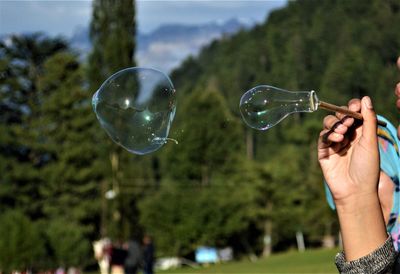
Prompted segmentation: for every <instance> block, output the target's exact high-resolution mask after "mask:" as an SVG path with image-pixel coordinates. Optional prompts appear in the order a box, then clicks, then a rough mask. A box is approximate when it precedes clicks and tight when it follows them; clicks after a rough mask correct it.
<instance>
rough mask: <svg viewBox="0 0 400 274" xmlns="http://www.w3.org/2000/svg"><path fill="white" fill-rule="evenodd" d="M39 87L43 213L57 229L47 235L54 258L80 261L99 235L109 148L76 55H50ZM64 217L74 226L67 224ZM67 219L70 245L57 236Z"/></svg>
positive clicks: (64, 262)
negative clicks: (70, 248)
mask: <svg viewBox="0 0 400 274" xmlns="http://www.w3.org/2000/svg"><path fill="white" fill-rule="evenodd" d="M38 86H39V87H40V90H41V92H42V93H43V99H42V105H41V112H40V113H41V115H40V117H39V119H38V123H37V124H36V125H35V127H36V128H38V129H40V131H41V133H42V136H43V137H42V142H43V143H44V144H45V146H46V153H47V155H49V156H48V157H49V158H50V159H51V160H50V161H49V163H48V164H47V165H46V166H44V167H43V169H42V172H41V174H42V176H43V182H44V183H42V184H41V185H40V193H41V196H42V197H43V199H44V201H45V202H43V214H44V217H45V218H46V220H48V225H49V227H52V228H54V230H53V229H51V231H49V239H50V243H51V244H52V248H53V250H54V252H55V260H56V261H57V262H58V263H63V265H68V264H69V265H71V264H72V265H75V266H76V265H77V264H78V263H83V262H85V260H86V261H87V260H88V259H89V258H90V253H89V248H87V247H88V246H90V242H89V241H90V239H94V238H95V237H97V235H96V230H95V229H96V228H97V227H96V225H97V223H98V220H99V218H100V199H98V197H99V194H100V193H101V190H100V189H99V187H98V186H99V183H100V182H101V178H103V177H104V176H105V174H107V169H108V168H109V167H108V164H107V158H106V157H104V155H107V154H106V151H105V150H104V148H103V147H102V146H97V145H96V144H98V143H99V142H100V141H102V140H103V139H104V138H105V133H103V132H102V131H101V130H100V127H99V125H98V123H96V118H95V115H94V113H93V111H92V108H91V94H89V93H88V91H87V90H85V89H84V88H83V86H84V78H83V71H82V69H81V67H80V65H79V63H78V60H77V57H76V56H74V55H73V54H71V53H68V52H62V53H58V54H55V55H54V56H52V57H51V58H49V59H48V60H47V61H46V63H45V64H44V69H43V73H42V76H41V77H40V78H39V81H38ZM99 132H100V134H99ZM101 133H102V134H103V135H102V134H101ZM104 158H106V159H104ZM60 218H61V219H60ZM66 220H68V222H69V223H70V224H73V226H72V225H69V226H68V225H66V223H67V221H66ZM63 224H64V225H65V226H64V228H65V231H64V232H65V235H64V236H63V237H62V238H63V240H65V241H67V239H69V244H68V245H64V246H61V243H56V238H57V237H59V236H60V235H59V234H60V233H62V232H61V231H60V229H61V227H62V226H63ZM74 230H75V231H74ZM57 233H58V234H57ZM77 241H79V244H77V243H76V242H77ZM73 243H74V245H75V248H74V252H73V253H71V254H66V251H65V248H66V246H70V244H73ZM64 244H65V243H64ZM75 249H76V250H75Z"/></svg>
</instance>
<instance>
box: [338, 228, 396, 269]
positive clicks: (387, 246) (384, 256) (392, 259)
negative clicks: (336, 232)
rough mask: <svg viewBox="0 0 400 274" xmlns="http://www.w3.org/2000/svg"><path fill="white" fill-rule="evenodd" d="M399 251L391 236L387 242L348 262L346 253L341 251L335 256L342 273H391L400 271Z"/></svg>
mask: <svg viewBox="0 0 400 274" xmlns="http://www.w3.org/2000/svg"><path fill="white" fill-rule="evenodd" d="M397 258H398V253H397V252H396V251H395V250H394V248H393V243H392V239H391V237H390V236H389V237H388V239H387V240H386V241H385V243H384V244H383V245H382V246H380V247H379V248H377V249H376V250H374V251H373V252H372V253H370V254H368V255H367V256H364V257H361V258H360V259H357V260H354V261H351V262H347V261H346V258H345V254H344V253H343V252H340V253H338V254H337V255H336V257H335V264H336V267H337V269H338V270H339V272H340V273H341V274H376V273H382V274H391V273H398V272H397V271H396V270H397V265H395V264H397V262H396V260H397Z"/></svg>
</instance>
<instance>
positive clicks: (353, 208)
mask: <svg viewBox="0 0 400 274" xmlns="http://www.w3.org/2000/svg"><path fill="white" fill-rule="evenodd" d="M336 206H337V213H338V217H339V223H340V227H341V233H342V239H343V248H344V253H345V256H346V260H347V261H353V260H356V259H359V258H361V257H363V256H366V255H368V254H370V253H371V252H373V251H374V250H376V249H377V248H378V247H380V246H382V244H383V243H384V242H385V240H386V239H387V237H388V236H387V233H386V227H385V222H384V218H383V215H382V211H381V207H380V203H379V198H378V193H370V194H366V195H363V196H358V197H351V199H348V200H347V201H341V202H338V203H337V204H336Z"/></svg>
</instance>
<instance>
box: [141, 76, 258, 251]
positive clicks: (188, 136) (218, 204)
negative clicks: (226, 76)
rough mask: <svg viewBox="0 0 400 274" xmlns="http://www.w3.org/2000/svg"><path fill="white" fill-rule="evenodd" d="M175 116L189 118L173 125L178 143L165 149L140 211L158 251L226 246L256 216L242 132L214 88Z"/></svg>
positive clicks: (196, 94)
mask: <svg viewBox="0 0 400 274" xmlns="http://www.w3.org/2000/svg"><path fill="white" fill-rule="evenodd" d="M179 113H181V115H184V114H186V117H188V115H189V116H190V119H181V120H180V122H181V123H180V124H178V125H177V127H178V128H181V131H180V133H179V134H178V135H177V137H176V138H178V139H179V145H177V146H175V145H171V146H169V147H168V148H167V149H166V150H165V151H164V155H163V157H162V158H161V159H162V163H163V164H164V166H163V168H162V170H163V174H164V179H163V180H162V182H161V187H160V189H158V190H157V191H155V192H154V194H150V195H148V197H146V198H145V199H144V201H143V202H142V203H141V204H140V212H141V223H142V224H143V225H144V227H145V228H146V230H147V231H148V232H150V233H151V234H152V235H154V237H155V240H156V242H157V246H158V248H159V250H160V253H162V254H165V255H171V254H174V255H181V256H182V255H187V254H189V253H190V252H192V251H194V249H195V248H196V247H197V246H200V245H217V246H224V245H227V244H228V243H229V242H230V240H231V239H232V237H233V235H235V236H238V235H240V234H241V233H242V232H243V231H246V230H247V229H248V227H249V226H250V225H251V224H252V222H253V221H254V219H255V217H256V215H257V213H256V212H254V211H255V210H254V208H253V207H252V205H253V202H254V200H255V196H256V193H255V192H254V191H253V190H254V188H253V187H252V186H253V184H252V182H253V181H254V180H253V178H254V175H253V174H252V173H251V167H250V166H249V164H248V163H244V162H243V161H242V160H241V159H240V155H241V153H244V146H243V143H242V140H241V136H242V128H241V126H240V125H239V123H238V120H237V118H235V117H234V116H232V115H231V113H230V111H229V109H228V108H227V105H226V102H225V100H224V98H223V97H222V95H221V94H220V93H219V92H218V91H217V90H215V86H214V84H209V85H208V86H207V87H206V89H204V90H201V89H199V90H198V91H196V92H194V93H193V94H191V95H190V96H189V97H188V98H187V101H186V102H185V103H184V105H183V106H182V108H181V110H178V115H179ZM244 240H246V239H244Z"/></svg>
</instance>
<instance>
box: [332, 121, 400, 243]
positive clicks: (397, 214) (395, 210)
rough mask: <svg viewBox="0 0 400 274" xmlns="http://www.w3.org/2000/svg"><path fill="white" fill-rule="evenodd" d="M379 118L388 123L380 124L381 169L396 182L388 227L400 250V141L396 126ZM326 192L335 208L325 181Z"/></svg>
mask: <svg viewBox="0 0 400 274" xmlns="http://www.w3.org/2000/svg"><path fill="white" fill-rule="evenodd" d="M378 118H379V120H381V121H385V122H386V123H387V126H386V127H381V126H379V128H378V136H379V138H378V142H379V154H380V158H381V170H382V171H383V172H385V173H386V174H387V175H388V176H389V177H390V178H391V179H392V181H393V183H394V184H395V191H394V192H393V206H392V210H391V213H390V217H389V222H388V225H387V227H386V229H387V231H388V233H390V234H391V236H392V239H393V243H394V247H395V249H396V250H397V251H399V250H400V185H399V176H400V154H399V148H400V141H399V139H398V137H397V130H396V128H395V127H394V126H393V125H392V124H391V123H390V122H389V121H388V120H387V119H385V118H384V117H382V116H379V115H378ZM325 194H326V199H327V201H328V204H329V206H330V207H331V208H332V209H335V203H334V202H333V198H332V195H331V192H330V190H329V188H328V185H327V184H326V183H325Z"/></svg>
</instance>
